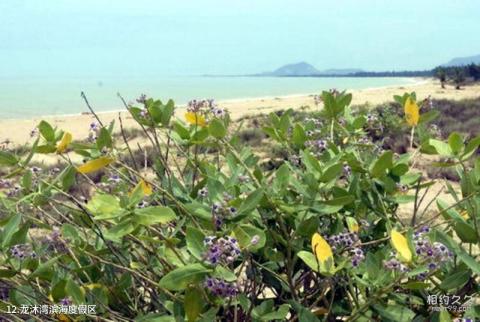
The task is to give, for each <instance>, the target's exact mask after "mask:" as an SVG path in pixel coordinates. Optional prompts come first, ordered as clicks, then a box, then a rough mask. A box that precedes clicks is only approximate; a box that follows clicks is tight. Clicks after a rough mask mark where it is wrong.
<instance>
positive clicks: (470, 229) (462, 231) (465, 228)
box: [437, 199, 478, 243]
mask: <svg viewBox="0 0 480 322" xmlns="http://www.w3.org/2000/svg"><path fill="white" fill-rule="evenodd" d="M437 207H438V209H439V210H440V211H442V214H443V217H444V218H445V219H453V220H454V225H453V229H454V230H455V232H456V233H457V235H458V237H459V238H460V239H461V240H462V241H463V242H467V243H476V242H477V240H478V238H477V233H476V231H475V227H474V226H473V225H471V224H469V223H467V222H466V221H465V219H463V217H462V216H461V215H460V214H459V213H458V212H457V211H456V210H455V209H453V208H451V209H448V205H447V204H446V203H445V202H444V201H442V200H440V199H438V200H437ZM445 209H448V210H445Z"/></svg>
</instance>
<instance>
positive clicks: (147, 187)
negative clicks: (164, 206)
mask: <svg viewBox="0 0 480 322" xmlns="http://www.w3.org/2000/svg"><path fill="white" fill-rule="evenodd" d="M139 188H141V189H142V192H143V194H144V195H145V196H150V195H151V194H152V192H153V189H152V185H151V184H150V183H148V182H146V181H145V180H143V179H140V182H138V184H137V185H136V186H135V187H134V188H133V189H132V191H130V192H129V193H128V195H129V196H131V195H132V194H133V192H134V191H135V190H137V189H139Z"/></svg>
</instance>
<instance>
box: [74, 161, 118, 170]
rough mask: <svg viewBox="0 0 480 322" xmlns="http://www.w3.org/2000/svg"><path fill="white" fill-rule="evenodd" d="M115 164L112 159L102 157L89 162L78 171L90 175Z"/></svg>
mask: <svg viewBox="0 0 480 322" xmlns="http://www.w3.org/2000/svg"><path fill="white" fill-rule="evenodd" d="M112 162H113V159H112V158H110V157H100V158H98V159H95V160H91V161H88V162H87V163H85V164H82V165H81V166H79V167H78V168H77V171H78V172H80V173H90V172H95V171H98V170H100V169H102V168H104V167H106V166H107V165H109V164H110V163H112Z"/></svg>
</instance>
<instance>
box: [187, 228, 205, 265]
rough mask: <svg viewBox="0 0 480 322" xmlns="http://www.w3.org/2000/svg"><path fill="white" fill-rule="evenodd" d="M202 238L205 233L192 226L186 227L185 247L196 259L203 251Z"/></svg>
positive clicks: (200, 256)
mask: <svg viewBox="0 0 480 322" xmlns="http://www.w3.org/2000/svg"><path fill="white" fill-rule="evenodd" d="M204 239H205V235H204V234H203V233H202V232H201V231H200V230H199V229H197V228H195V227H192V226H188V227H187V234H186V240H187V249H188V251H189V252H190V253H191V254H192V255H193V256H195V257H196V258H197V259H201V258H202V256H203V253H204V252H205V246H204V244H203V241H204Z"/></svg>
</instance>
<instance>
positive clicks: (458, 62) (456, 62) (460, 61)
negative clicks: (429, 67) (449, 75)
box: [442, 55, 480, 67]
mask: <svg viewBox="0 0 480 322" xmlns="http://www.w3.org/2000/svg"><path fill="white" fill-rule="evenodd" d="M471 63H474V64H480V55H476V56H469V57H457V58H453V59H452V60H450V61H449V62H448V63H446V64H443V65H442V66H445V67H449V66H463V65H469V64H471Z"/></svg>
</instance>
